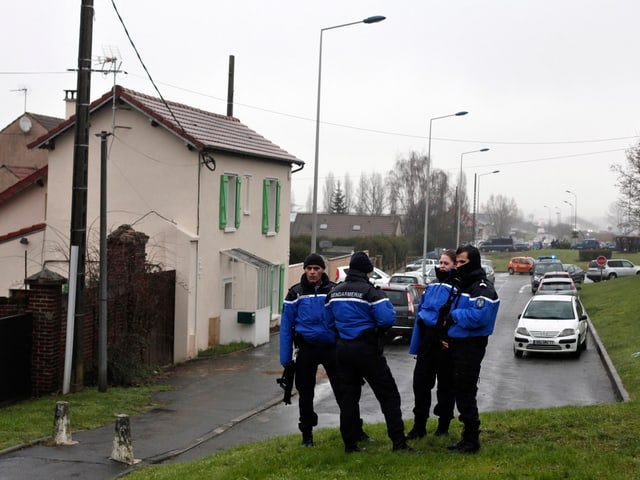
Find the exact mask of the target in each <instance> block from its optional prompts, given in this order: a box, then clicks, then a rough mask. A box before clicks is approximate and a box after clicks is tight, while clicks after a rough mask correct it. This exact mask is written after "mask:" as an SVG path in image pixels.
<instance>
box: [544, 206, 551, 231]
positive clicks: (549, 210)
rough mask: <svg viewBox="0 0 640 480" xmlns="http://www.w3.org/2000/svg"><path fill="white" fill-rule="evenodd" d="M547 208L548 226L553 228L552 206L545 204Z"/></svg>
mask: <svg viewBox="0 0 640 480" xmlns="http://www.w3.org/2000/svg"><path fill="white" fill-rule="evenodd" d="M543 207H544V208H546V209H547V227H548V228H549V230H551V207H550V206H549V205H543Z"/></svg>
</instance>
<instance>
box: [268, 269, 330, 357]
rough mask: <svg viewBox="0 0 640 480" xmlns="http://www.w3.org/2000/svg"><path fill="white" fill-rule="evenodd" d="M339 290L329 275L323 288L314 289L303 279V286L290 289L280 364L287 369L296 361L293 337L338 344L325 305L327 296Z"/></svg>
mask: <svg viewBox="0 0 640 480" xmlns="http://www.w3.org/2000/svg"><path fill="white" fill-rule="evenodd" d="M334 286H335V283H333V282H331V281H330V280H329V277H328V276H327V274H326V273H323V274H322V282H321V284H320V285H311V284H310V283H309V282H308V281H307V276H306V275H305V274H303V275H302V278H301V279H300V283H296V284H295V285H294V286H293V287H291V288H290V289H289V292H288V293H287V296H286V298H285V299H284V308H283V311H282V318H281V319H280V363H281V364H282V365H286V364H287V363H289V362H290V361H291V359H292V354H293V337H294V335H300V336H302V338H303V339H304V341H305V342H309V343H317V344H334V343H335V332H334V331H333V330H330V329H329V328H327V326H326V323H325V322H324V313H325V312H324V310H325V308H324V303H325V299H326V296H327V294H328V293H329V292H330V291H331V289H332V288H333V287H334Z"/></svg>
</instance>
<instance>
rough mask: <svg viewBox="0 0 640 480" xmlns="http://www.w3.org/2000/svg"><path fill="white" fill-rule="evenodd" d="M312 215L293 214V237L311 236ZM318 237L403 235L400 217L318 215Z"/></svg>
mask: <svg viewBox="0 0 640 480" xmlns="http://www.w3.org/2000/svg"><path fill="white" fill-rule="evenodd" d="M312 224H313V214H312V213H292V214H291V236H297V235H311V225H312ZM317 235H318V237H326V238H361V237H369V236H371V235H384V236H389V237H398V236H401V235H402V226H401V222H400V216H399V215H347V214H334V213H318V229H317Z"/></svg>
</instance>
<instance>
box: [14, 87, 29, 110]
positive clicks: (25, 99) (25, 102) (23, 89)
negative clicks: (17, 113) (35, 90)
mask: <svg viewBox="0 0 640 480" xmlns="http://www.w3.org/2000/svg"><path fill="white" fill-rule="evenodd" d="M9 91H10V92H23V93H24V113H27V92H28V89H27V87H22V88H16V89H15V90H9Z"/></svg>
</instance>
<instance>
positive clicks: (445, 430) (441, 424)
mask: <svg viewBox="0 0 640 480" xmlns="http://www.w3.org/2000/svg"><path fill="white" fill-rule="evenodd" d="M449 423H451V419H450V418H447V419H444V418H442V417H440V418H439V419H438V428H437V429H436V433H435V436H436V437H442V436H445V435H449Z"/></svg>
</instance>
